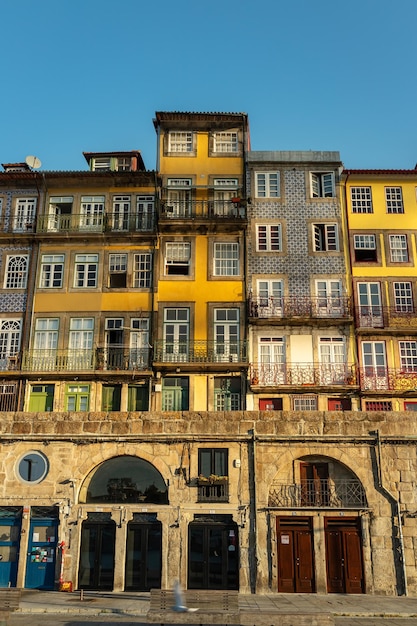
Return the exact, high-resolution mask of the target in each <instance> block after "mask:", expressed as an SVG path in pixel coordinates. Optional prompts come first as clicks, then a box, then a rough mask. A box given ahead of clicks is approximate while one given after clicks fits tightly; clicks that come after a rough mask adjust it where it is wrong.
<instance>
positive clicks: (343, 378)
mask: <svg viewBox="0 0 417 626" xmlns="http://www.w3.org/2000/svg"><path fill="white" fill-rule="evenodd" d="M250 381H251V384H252V385H262V386H267V387H268V386H269V387H276V386H279V385H294V386H314V385H317V386H329V385H355V384H356V373H355V366H354V365H348V364H346V363H340V364H339V363H297V365H287V364H286V363H256V364H251V366H250Z"/></svg>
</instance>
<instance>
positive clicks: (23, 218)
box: [13, 198, 36, 232]
mask: <svg viewBox="0 0 417 626" xmlns="http://www.w3.org/2000/svg"><path fill="white" fill-rule="evenodd" d="M35 211H36V198H17V200H16V208H15V214H14V219H13V230H14V231H19V232H25V231H28V230H29V231H30V230H33V226H34V223H35Z"/></svg>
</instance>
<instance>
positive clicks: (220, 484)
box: [197, 480, 229, 502]
mask: <svg viewBox="0 0 417 626" xmlns="http://www.w3.org/2000/svg"><path fill="white" fill-rule="evenodd" d="M197 489H198V491H197V501H198V502H229V482H228V481H227V480H218V481H211V482H208V481H200V480H198V481H197Z"/></svg>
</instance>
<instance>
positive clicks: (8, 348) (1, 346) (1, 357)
mask: <svg viewBox="0 0 417 626" xmlns="http://www.w3.org/2000/svg"><path fill="white" fill-rule="evenodd" d="M21 332H22V320H20V319H9V318H5V319H0V368H1V369H3V370H7V369H9V365H10V362H9V358H10V357H13V356H15V355H17V354H19V350H20V340H21Z"/></svg>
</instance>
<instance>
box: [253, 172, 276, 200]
mask: <svg viewBox="0 0 417 626" xmlns="http://www.w3.org/2000/svg"><path fill="white" fill-rule="evenodd" d="M255 195H256V197H257V198H279V197H280V178H279V172H255Z"/></svg>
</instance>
